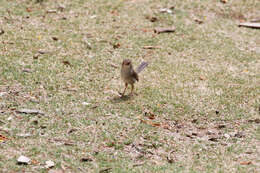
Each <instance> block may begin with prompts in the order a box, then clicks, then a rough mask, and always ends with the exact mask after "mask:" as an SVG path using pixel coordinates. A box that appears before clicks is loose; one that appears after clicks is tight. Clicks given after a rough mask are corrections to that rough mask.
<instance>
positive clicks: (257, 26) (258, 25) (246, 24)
mask: <svg viewBox="0 0 260 173" xmlns="http://www.w3.org/2000/svg"><path fill="white" fill-rule="evenodd" d="M238 26H239V27H241V26H243V27H247V28H254V29H260V23H255V22H244V23H239V25H238Z"/></svg>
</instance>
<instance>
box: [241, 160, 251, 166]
mask: <svg viewBox="0 0 260 173" xmlns="http://www.w3.org/2000/svg"><path fill="white" fill-rule="evenodd" d="M251 164H252V162H251V161H243V162H240V165H251Z"/></svg>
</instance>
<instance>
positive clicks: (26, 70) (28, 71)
mask: <svg viewBox="0 0 260 173" xmlns="http://www.w3.org/2000/svg"><path fill="white" fill-rule="evenodd" d="M22 71H23V72H26V73H31V72H32V69H29V68H24V69H22Z"/></svg>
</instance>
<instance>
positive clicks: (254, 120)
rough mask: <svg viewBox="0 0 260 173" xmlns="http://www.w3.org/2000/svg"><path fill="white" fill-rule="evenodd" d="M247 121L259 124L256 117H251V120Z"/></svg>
mask: <svg viewBox="0 0 260 173" xmlns="http://www.w3.org/2000/svg"><path fill="white" fill-rule="evenodd" d="M248 122H249V123H256V124H259V123H260V119H259V118H256V119H252V120H248Z"/></svg>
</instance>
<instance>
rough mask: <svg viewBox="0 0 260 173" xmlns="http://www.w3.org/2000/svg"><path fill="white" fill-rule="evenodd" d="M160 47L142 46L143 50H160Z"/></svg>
mask: <svg viewBox="0 0 260 173" xmlns="http://www.w3.org/2000/svg"><path fill="white" fill-rule="evenodd" d="M160 48H161V47H160V46H143V49H160Z"/></svg>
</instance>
